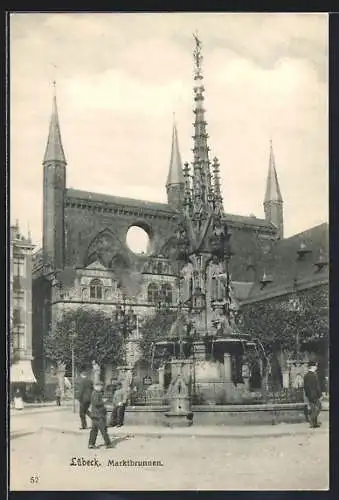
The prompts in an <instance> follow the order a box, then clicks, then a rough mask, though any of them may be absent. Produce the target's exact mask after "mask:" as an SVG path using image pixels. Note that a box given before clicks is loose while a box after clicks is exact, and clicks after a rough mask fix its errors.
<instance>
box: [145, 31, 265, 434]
mask: <svg viewBox="0 0 339 500" xmlns="http://www.w3.org/2000/svg"><path fill="white" fill-rule="evenodd" d="M194 39H195V50H194V62H195V65H194V80H195V87H194V93H195V97H194V100H195V109H194V115H195V121H194V136H193V139H194V147H193V155H194V157H193V162H192V173H191V171H190V167H189V165H188V164H187V163H186V164H185V168H184V179H185V191H184V200H183V209H182V213H181V218H180V221H179V224H178V229H177V233H176V255H175V260H176V261H177V263H179V269H180V271H179V279H180V278H182V277H184V282H185V286H184V290H183V292H182V293H181V295H182V296H181V297H180V304H179V307H178V317H177V320H176V321H175V323H174V324H173V326H172V329H171V332H170V334H169V336H168V338H167V339H166V340H163V339H162V340H161V341H159V342H157V343H156V344H155V346H154V349H155V350H157V349H158V350H159V349H163V348H164V347H166V346H167V348H168V347H169V346H172V359H171V361H170V363H169V364H170V371H171V381H170V384H169V387H168V388H167V393H166V398H167V400H168V402H169V404H170V411H169V412H168V413H166V415H167V417H168V421H169V423H170V424H173V425H189V424H190V423H192V418H193V416H192V411H191V403H192V401H193V402H195V403H201V402H205V403H209V404H211V403H218V402H237V401H238V402H240V401H241V399H243V395H244V394H245V393H246V392H248V389H249V388H248V385H249V380H248V378H249V377H248V376H247V375H248V373H249V363H250V362H251V363H252V365H253V363H257V365H258V366H257V371H261V372H262V369H263V364H264V360H265V355H264V352H263V350H261V351H260V349H259V347H258V345H257V344H256V343H255V342H253V341H251V339H250V338H249V337H248V336H246V335H243V334H240V330H239V320H240V316H239V313H238V308H237V304H236V302H235V301H234V297H233V294H232V285H231V279H230V272H229V263H230V259H231V255H232V250H231V245H230V240H231V234H230V232H229V230H228V227H227V225H226V223H225V222H224V220H223V200H222V195H221V189H220V177H219V162H218V159H217V158H214V160H213V174H212V172H211V165H210V160H209V147H208V145H207V138H208V134H207V132H206V121H205V117H204V114H205V110H204V107H203V103H204V86H203V85H202V79H203V76H202V66H201V63H202V54H201V41H200V40H199V39H198V37H197V36H194ZM245 356H246V358H247V359H245ZM250 360H252V361H250ZM260 364H261V366H260ZM252 371H253V370H252Z"/></svg>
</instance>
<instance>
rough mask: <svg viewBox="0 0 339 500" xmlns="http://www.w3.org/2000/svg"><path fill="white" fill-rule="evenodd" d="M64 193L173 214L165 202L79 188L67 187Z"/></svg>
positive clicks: (80, 198)
mask: <svg viewBox="0 0 339 500" xmlns="http://www.w3.org/2000/svg"><path fill="white" fill-rule="evenodd" d="M66 195H67V196H68V197H69V198H74V199H77V200H83V201H93V202H97V203H107V204H109V205H119V206H121V207H123V206H125V207H131V208H141V209H146V210H147V209H151V210H160V211H162V212H168V213H172V214H173V215H174V214H175V210H174V209H173V208H172V207H171V206H170V205H168V204H167V203H159V202H155V201H147V200H138V199H134V198H124V197H122V196H114V195H109V194H101V193H93V192H91V191H82V190H80V189H73V188H68V189H66Z"/></svg>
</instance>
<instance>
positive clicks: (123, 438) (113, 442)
mask: <svg viewBox="0 0 339 500" xmlns="http://www.w3.org/2000/svg"><path fill="white" fill-rule="evenodd" d="M110 437H111V441H112V449H113V448H116V446H117V444H119V443H121V441H127V440H128V439H130V436H122V437H116V438H115V437H114V436H110ZM104 447H105V445H104V444H99V445H98V448H104Z"/></svg>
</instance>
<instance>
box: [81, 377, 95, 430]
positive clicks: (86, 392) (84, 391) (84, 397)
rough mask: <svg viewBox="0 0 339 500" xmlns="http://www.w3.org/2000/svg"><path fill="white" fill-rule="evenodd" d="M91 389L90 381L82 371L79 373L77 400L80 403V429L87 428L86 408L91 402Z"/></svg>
mask: <svg viewBox="0 0 339 500" xmlns="http://www.w3.org/2000/svg"><path fill="white" fill-rule="evenodd" d="M92 391H93V384H92V381H91V380H90V379H89V378H88V377H87V375H86V373H85V372H84V371H83V372H81V374H80V382H79V387H78V400H79V403H80V408H79V415H80V421H81V427H80V429H87V421H86V415H88V416H90V415H89V412H88V409H89V407H90V404H91V396H92Z"/></svg>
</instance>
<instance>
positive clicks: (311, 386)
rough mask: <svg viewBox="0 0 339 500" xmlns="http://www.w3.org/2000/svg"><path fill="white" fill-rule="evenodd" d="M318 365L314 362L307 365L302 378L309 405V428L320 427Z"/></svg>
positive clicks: (320, 393)
mask: <svg viewBox="0 0 339 500" xmlns="http://www.w3.org/2000/svg"><path fill="white" fill-rule="evenodd" d="M317 368H318V365H317V363H316V362H315V361H310V362H309V363H308V372H307V373H306V375H305V376H304V392H305V396H306V398H307V400H308V404H309V409H310V410H309V419H310V426H311V427H313V428H316V427H320V423H319V422H318V415H319V413H320V410H321V402H320V400H321V397H322V392H321V387H320V383H319V379H318V375H317V373H316V372H317Z"/></svg>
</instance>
